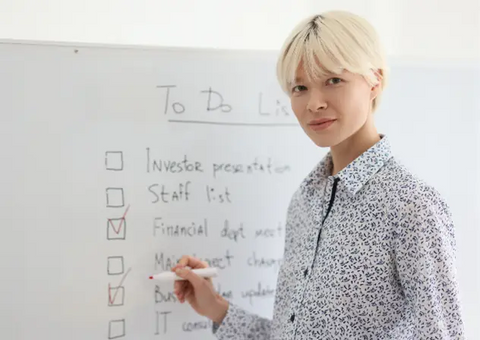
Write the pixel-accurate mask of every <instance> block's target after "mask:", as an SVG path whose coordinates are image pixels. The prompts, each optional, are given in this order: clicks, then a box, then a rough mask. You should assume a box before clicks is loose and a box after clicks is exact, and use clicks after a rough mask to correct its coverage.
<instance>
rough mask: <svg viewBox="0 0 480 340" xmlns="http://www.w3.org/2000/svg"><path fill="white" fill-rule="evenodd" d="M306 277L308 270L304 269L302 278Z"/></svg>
mask: <svg viewBox="0 0 480 340" xmlns="http://www.w3.org/2000/svg"><path fill="white" fill-rule="evenodd" d="M307 275H308V268H306V269H305V270H304V271H303V276H304V277H307Z"/></svg>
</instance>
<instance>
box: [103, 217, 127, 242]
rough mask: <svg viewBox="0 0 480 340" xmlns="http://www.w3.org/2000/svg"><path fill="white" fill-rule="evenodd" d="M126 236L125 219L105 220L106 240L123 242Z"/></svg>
mask: <svg viewBox="0 0 480 340" xmlns="http://www.w3.org/2000/svg"><path fill="white" fill-rule="evenodd" d="M126 235H127V221H126V220H125V217H122V218H109V219H108V220H107V240H125V238H126Z"/></svg>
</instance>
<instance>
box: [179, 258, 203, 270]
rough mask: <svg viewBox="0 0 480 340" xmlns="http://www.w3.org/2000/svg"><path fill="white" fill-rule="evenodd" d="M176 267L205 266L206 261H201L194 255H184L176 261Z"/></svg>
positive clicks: (194, 267)
mask: <svg viewBox="0 0 480 340" xmlns="http://www.w3.org/2000/svg"><path fill="white" fill-rule="evenodd" d="M177 267H190V268H192V269H198V268H207V267H208V263H207V262H205V261H201V260H200V259H197V258H196V257H193V256H190V255H184V256H182V258H181V259H180V260H179V261H178V264H177Z"/></svg>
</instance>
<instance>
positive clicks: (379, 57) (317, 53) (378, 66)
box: [277, 11, 388, 112]
mask: <svg viewBox="0 0 480 340" xmlns="http://www.w3.org/2000/svg"><path fill="white" fill-rule="evenodd" d="M300 63H302V64H303V67H304V70H305V73H306V74H307V77H308V79H309V80H317V79H318V78H320V77H325V76H327V75H328V74H329V73H333V74H340V73H341V72H342V71H343V70H347V71H349V72H351V73H356V74H360V75H362V76H364V78H365V80H366V81H367V82H368V83H369V84H370V85H371V86H374V85H376V84H377V83H378V78H377V77H379V78H380V79H381V85H380V86H381V89H380V91H379V94H378V95H377V97H376V98H375V99H374V100H373V103H372V112H375V110H376V109H377V107H378V104H379V101H380V97H381V94H382V92H383V89H384V88H385V85H386V81H387V79H388V70H387V65H386V58H385V53H384V50H383V46H382V45H381V43H380V39H379V36H378V34H377V32H376V30H375V29H374V27H373V26H372V25H370V23H369V22H368V21H367V20H365V19H364V18H362V17H360V16H358V15H355V14H352V13H350V12H346V11H329V12H325V13H322V14H321V15H313V16H310V17H308V18H306V19H304V20H303V21H301V22H300V23H299V24H298V25H297V26H296V27H295V28H294V29H293V31H292V32H291V33H290V35H289V36H288V38H287V39H286V41H285V43H284V45H283V47H282V50H281V53H280V56H279V58H278V63H277V77H278V81H279V83H280V85H281V87H282V89H283V91H284V92H285V93H287V94H288V95H290V92H291V91H290V89H291V85H292V84H294V82H295V75H296V72H297V69H298V66H299V64H300Z"/></svg>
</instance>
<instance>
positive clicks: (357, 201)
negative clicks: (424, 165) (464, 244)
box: [213, 134, 464, 340]
mask: <svg viewBox="0 0 480 340" xmlns="http://www.w3.org/2000/svg"><path fill="white" fill-rule="evenodd" d="M380 137H381V139H380V141H379V142H378V143H376V144H375V145H374V146H372V147H371V148H370V149H368V150H367V151H366V152H364V153H363V154H362V155H361V156H359V157H358V158H357V159H355V160H354V161H353V162H352V163H350V164H349V165H348V166H347V167H345V168H344V169H343V170H342V171H340V172H339V173H338V174H336V175H335V176H331V171H332V157H331V154H330V152H329V153H328V154H327V155H326V156H325V157H324V159H323V160H322V161H321V162H320V163H319V165H318V166H317V167H315V169H314V170H313V171H312V172H311V173H310V174H309V175H308V176H307V177H306V178H305V180H304V181H303V182H302V184H301V185H300V188H299V189H298V190H297V191H296V193H295V194H294V195H293V197H292V200H291V203H290V206H289V209H288V215H287V223H286V234H285V250H284V262H283V265H282V267H281V269H280V272H279V275H278V282H277V290H276V296H275V303H274V313H273V320H269V319H265V318H261V317H259V316H257V315H255V314H252V313H250V312H248V311H246V310H243V309H242V308H240V307H238V306H236V305H235V304H233V303H231V304H230V306H229V309H228V312H227V315H226V317H225V319H224V320H223V322H222V324H220V325H217V324H214V327H213V332H214V333H215V335H216V337H217V338H218V339H221V340H223V339H239V340H240V339H255V340H257V339H258V340H263V339H279V340H280V339H281V340H293V339H296V340H307V339H324V340H333V339H339V340H340V339H341V340H345V339H395V340H397V339H398V340H407V339H409V340H410V339H411V340H423V339H455V340H459V339H464V325H463V321H462V315H461V308H460V302H459V290H458V283H457V274H456V268H455V261H456V259H455V232H454V225H453V222H452V216H451V213H450V210H449V207H448V206H447V204H446V202H445V200H444V199H443V198H442V197H441V196H440V194H439V193H438V192H437V191H436V190H435V189H434V188H433V187H432V186H430V185H428V184H426V183H425V182H424V181H422V180H420V179H419V178H417V177H415V176H414V175H413V174H412V173H410V172H409V171H408V170H407V169H406V167H404V166H403V165H401V164H400V163H399V162H398V161H397V160H396V159H395V158H394V157H393V155H392V151H391V148H390V144H389V141H388V138H387V136H385V135H383V134H382V135H380Z"/></svg>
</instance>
